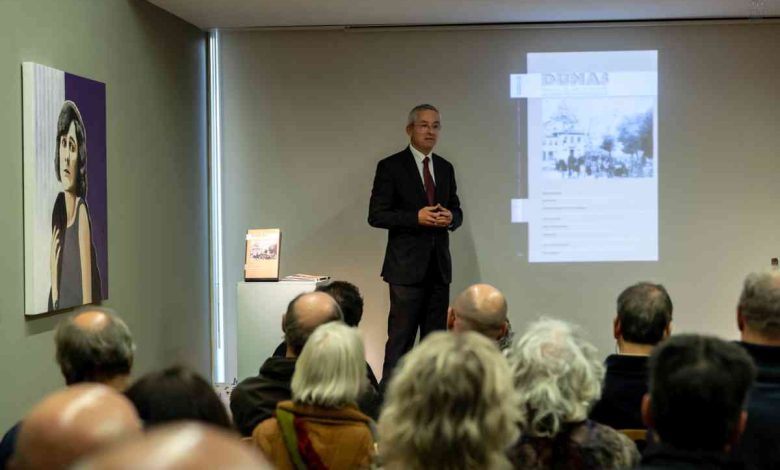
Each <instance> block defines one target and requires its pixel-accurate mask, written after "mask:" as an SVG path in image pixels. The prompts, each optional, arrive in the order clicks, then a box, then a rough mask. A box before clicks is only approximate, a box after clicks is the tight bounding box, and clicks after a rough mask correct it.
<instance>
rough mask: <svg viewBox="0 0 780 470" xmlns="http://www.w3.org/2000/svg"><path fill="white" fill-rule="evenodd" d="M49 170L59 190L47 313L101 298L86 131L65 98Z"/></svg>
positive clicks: (71, 105)
mask: <svg viewBox="0 0 780 470" xmlns="http://www.w3.org/2000/svg"><path fill="white" fill-rule="evenodd" d="M56 149H57V150H56V152H55V156H54V170H55V172H56V175H57V181H59V182H60V188H61V191H60V192H59V193H58V194H57V198H56V199H55V201H54V209H53V210H52V215H51V253H50V272H51V289H50V291H49V311H51V310H59V309H63V308H68V307H74V306H78V305H83V304H88V303H92V302H95V301H98V300H101V299H103V295H102V292H101V282H100V272H99V270H98V267H97V266H98V265H97V260H96V253H95V247H94V244H93V242H92V222H91V219H90V216H89V207H88V205H87V201H86V196H87V131H86V128H85V127H84V121H83V119H82V118H81V113H80V112H79V109H78V108H77V107H76V104H75V103H74V102H72V101H65V103H64V104H63V105H62V109H61V110H60V114H59V119H58V120H57V143H56Z"/></svg>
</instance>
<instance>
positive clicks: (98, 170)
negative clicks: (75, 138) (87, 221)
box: [65, 73, 108, 299]
mask: <svg viewBox="0 0 780 470" xmlns="http://www.w3.org/2000/svg"><path fill="white" fill-rule="evenodd" d="M65 99H66V100H70V101H73V102H74V103H76V106H77V107H78V108H79V111H80V112H81V119H83V120H84V127H85V128H86V130H87V197H86V200H87V205H88V206H89V215H90V218H91V219H92V243H93V244H94V245H95V252H96V256H97V266H98V269H99V270H100V280H101V284H102V287H103V289H102V290H103V298H104V299H107V298H108V207H107V206H108V200H107V199H108V198H107V192H106V85H105V83H101V82H96V81H95V80H90V79H88V78H84V77H79V76H77V75H71V74H69V73H65Z"/></svg>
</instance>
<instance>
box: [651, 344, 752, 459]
mask: <svg viewBox="0 0 780 470" xmlns="http://www.w3.org/2000/svg"><path fill="white" fill-rule="evenodd" d="M649 364H650V392H649V394H648V395H645V398H644V400H643V402H642V416H643V418H644V421H645V424H646V425H647V427H648V428H650V429H652V430H654V431H655V432H656V434H658V437H659V439H660V440H661V441H662V442H664V443H666V444H669V445H672V446H674V447H677V448H679V449H686V450H710V451H722V450H724V449H726V448H727V447H728V446H729V445H730V444H733V443H735V442H736V441H737V439H738V438H739V435H740V433H741V432H742V430H743V429H744V425H745V420H746V418H747V414H746V413H745V411H743V407H744V405H745V397H746V395H747V392H748V389H749V388H750V386H751V384H752V382H753V379H754V377H755V367H754V366H753V361H752V360H751V359H750V356H748V354H747V353H746V352H745V350H744V349H742V348H741V347H740V346H739V345H737V344H734V343H730V342H727V341H723V340H721V339H717V338H714V337H708V336H699V335H676V336H672V337H670V338H669V339H667V340H666V341H664V342H662V343H661V344H659V345H658V347H657V348H656V349H655V350H654V351H653V353H652V355H651V356H650V363H649Z"/></svg>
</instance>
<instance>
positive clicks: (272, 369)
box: [236, 357, 295, 390]
mask: <svg viewBox="0 0 780 470" xmlns="http://www.w3.org/2000/svg"><path fill="white" fill-rule="evenodd" d="M294 372H295V359H294V358H289V357H269V358H268V359H266V361H265V362H264V363H263V365H262V366H260V372H259V374H257V375H254V376H252V377H247V378H245V379H244V380H242V381H241V382H239V384H238V385H236V390H247V389H253V388H257V387H261V388H262V387H264V386H268V385H275V384H278V383H280V382H281V383H287V382H289V381H290V380H291V379H292V375H293V373H294Z"/></svg>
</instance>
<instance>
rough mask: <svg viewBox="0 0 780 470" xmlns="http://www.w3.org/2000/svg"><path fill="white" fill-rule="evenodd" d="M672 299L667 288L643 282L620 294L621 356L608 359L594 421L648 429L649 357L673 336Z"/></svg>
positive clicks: (618, 332) (615, 326) (617, 327)
mask: <svg viewBox="0 0 780 470" xmlns="http://www.w3.org/2000/svg"><path fill="white" fill-rule="evenodd" d="M672 308H673V307H672V299H671V298H670V297H669V294H668V293H667V292H666V289H665V288H664V286H662V285H660V284H653V283H650V282H639V283H637V284H634V285H632V286H630V287H628V288H626V289H625V290H623V292H621V293H620V295H619V296H618V299H617V316H616V318H615V320H614V322H613V334H614V336H615V340H616V341H617V347H618V354H611V355H610V356H608V357H607V359H606V361H605V365H606V367H607V371H606V375H605V377H604V387H603V390H602V393H601V399H600V400H599V401H598V402H596V404H595V405H594V407H593V409H592V410H591V413H590V418H591V419H593V420H594V421H597V422H599V423H602V424H606V425H607V426H610V427H613V428H615V429H644V427H645V425H644V423H643V422H642V413H641V407H642V397H643V396H644V394H645V393H647V357H648V355H649V354H650V351H651V350H652V348H653V346H655V345H656V344H658V343H659V342H660V341H661V340H662V339H664V338H665V337H666V336H668V335H669V333H670V331H671V321H672Z"/></svg>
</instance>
